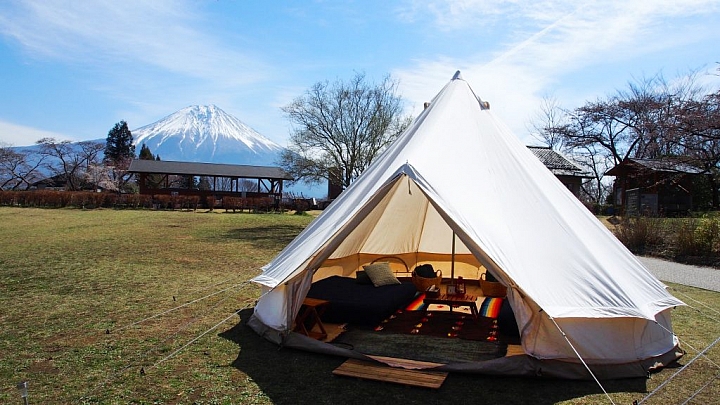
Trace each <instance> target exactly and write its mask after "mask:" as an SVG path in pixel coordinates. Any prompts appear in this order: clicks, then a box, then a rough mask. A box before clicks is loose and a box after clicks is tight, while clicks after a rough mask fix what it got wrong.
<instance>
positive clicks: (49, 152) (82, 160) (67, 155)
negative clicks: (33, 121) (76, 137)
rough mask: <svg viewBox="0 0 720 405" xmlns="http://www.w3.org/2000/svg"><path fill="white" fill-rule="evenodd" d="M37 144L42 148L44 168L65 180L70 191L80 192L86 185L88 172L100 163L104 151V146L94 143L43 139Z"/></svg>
mask: <svg viewBox="0 0 720 405" xmlns="http://www.w3.org/2000/svg"><path fill="white" fill-rule="evenodd" d="M37 144H38V145H40V146H41V150H40V155H41V156H43V157H44V161H45V162H44V167H45V168H46V169H48V170H49V171H50V173H52V175H54V176H58V177H60V178H62V179H63V180H65V181H66V184H67V186H66V188H67V189H68V190H80V189H81V188H82V187H83V186H84V185H85V183H86V179H87V176H86V172H87V171H88V169H89V168H90V166H91V165H93V164H98V163H99V159H98V156H99V154H100V152H102V150H103V145H102V144H99V143H97V142H92V141H83V142H78V143H73V142H71V141H57V140H56V139H55V138H43V139H41V140H39V141H37Z"/></svg>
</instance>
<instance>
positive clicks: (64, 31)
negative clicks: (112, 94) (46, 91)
mask: <svg viewBox="0 0 720 405" xmlns="http://www.w3.org/2000/svg"><path fill="white" fill-rule="evenodd" d="M194 5H195V3H185V2H176V1H161V0H154V1H143V0H124V1H115V0H95V1H93V2H67V1H61V0H35V1H26V2H23V3H21V4H20V5H18V6H17V7H9V6H8V5H7V4H6V5H5V8H6V10H4V11H3V13H2V15H0V30H1V32H2V33H3V34H4V35H6V36H10V37H12V38H14V39H15V40H16V41H18V42H19V43H20V44H22V46H23V47H24V48H25V49H26V50H27V52H29V53H30V54H31V55H33V56H35V57H42V58H47V57H50V58H54V59H59V60H63V61H64V62H66V63H74V64H77V65H82V66H84V67H89V68H93V67H99V68H100V69H111V70H112V69H116V70H120V71H122V70H125V69H127V68H128V67H131V66H132V67H133V69H137V66H136V65H137V64H141V65H144V66H148V67H155V68H159V69H161V70H162V71H164V72H173V73H176V74H181V75H186V76H191V77H195V78H201V79H207V80H211V81H218V80H223V81H224V83H225V85H240V84H245V83H251V82H254V81H257V80H261V79H264V78H266V77H267V75H268V73H267V71H268V70H269V67H268V66H267V65H266V64H265V63H264V62H263V61H262V60H261V59H260V58H259V57H256V56H254V55H252V54H249V53H243V52H239V51H237V50H235V49H233V48H232V47H231V46H230V45H227V44H223V43H222V42H221V41H220V39H218V38H216V37H213V36H210V35H209V34H207V33H206V31H208V25H211V24H212V21H207V20H205V19H204V18H203V13H202V12H201V10H199V9H195V8H193V6H194ZM206 18H207V17H206Z"/></svg>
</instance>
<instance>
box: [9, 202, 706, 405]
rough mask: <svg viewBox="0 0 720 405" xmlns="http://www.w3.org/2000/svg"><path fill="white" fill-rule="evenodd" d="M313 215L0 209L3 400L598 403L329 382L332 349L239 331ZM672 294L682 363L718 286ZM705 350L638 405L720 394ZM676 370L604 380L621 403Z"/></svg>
mask: <svg viewBox="0 0 720 405" xmlns="http://www.w3.org/2000/svg"><path fill="white" fill-rule="evenodd" d="M311 220H312V217H311V216H297V215H288V214H248V213H242V214H240V213H238V214H233V213H224V212H222V211H218V212H205V211H196V212H182V211H148V210H89V211H85V210H79V209H29V208H9V207H0V235H2V236H1V237H0V308H1V309H0V381H2V386H1V387H0V403H3V404H9V403H22V401H21V399H20V396H19V394H18V392H17V390H16V388H15V386H16V384H17V383H18V382H20V381H28V384H29V398H28V399H29V402H30V403H31V404H33V403H36V404H40V403H42V404H69V403H102V404H105V403H147V404H151V403H152V404H154V403H160V404H162V403H167V404H176V403H177V404H195V403H197V404H288V405H290V404H303V403H306V404H341V403H342V404H362V403H374V402H378V403H388V402H397V403H398V404H435V403H437V404H446V403H498V404H526V403H533V404H554V403H568V404H570V403H572V404H594V403H610V400H609V399H608V398H607V397H606V396H605V394H603V393H602V391H601V390H600V388H599V387H598V386H597V385H596V384H595V383H594V382H590V381H564V380H548V379H532V378H498V377H486V376H480V375H470V374H451V375H450V377H449V378H448V380H447V381H446V382H445V384H444V385H443V387H442V388H441V389H440V390H438V391H430V390H427V389H413V388H408V387H404V386H396V385H391V384H382V383H375V382H370V381H360V380H354V379H347V378H341V377H333V376H332V374H331V372H332V370H333V369H334V368H335V367H337V366H338V365H340V364H341V363H342V362H343V361H344V359H342V358H338V357H330V356H323V355H318V354H313V353H306V352H300V351H295V350H291V349H280V350H279V349H278V347H277V346H275V345H273V344H271V343H269V342H267V341H265V340H263V339H262V338H260V337H259V336H257V335H256V334H255V333H254V332H252V331H251V330H249V329H248V328H247V327H245V326H244V325H242V320H243V319H246V318H247V316H248V315H249V314H250V312H251V308H252V305H253V304H254V301H255V299H257V297H258V296H259V292H260V290H259V288H258V287H257V286H255V285H252V284H248V283H246V281H247V280H249V279H250V278H252V277H253V276H255V275H257V274H258V273H259V271H260V267H261V266H262V265H264V264H266V263H267V262H268V261H269V260H270V259H272V257H273V256H274V255H275V254H277V253H278V252H279V251H280V250H281V249H282V248H283V247H284V246H285V245H286V244H287V243H288V242H289V241H290V240H292V238H293V237H294V236H295V235H297V233H298V232H300V231H301V230H302V229H303V228H304V227H305V226H306V225H307V224H308V223H309V222H310V221H311ZM671 288H672V292H673V293H674V294H676V295H677V296H678V297H679V298H680V299H682V300H684V301H685V302H687V303H688V304H690V305H692V307H682V308H678V309H677V310H676V311H675V312H674V314H673V322H674V327H675V331H676V333H677V334H678V336H679V338H680V339H681V342H682V347H683V348H684V349H685V350H687V352H688V354H687V355H686V356H685V357H684V358H683V359H682V361H681V365H685V364H687V363H688V362H689V361H690V360H691V359H692V358H694V357H695V356H696V354H697V352H698V351H699V350H702V349H704V348H705V347H707V346H708V345H710V344H711V343H713V342H714V341H715V339H717V338H718V336H720V322H718V318H720V315H718V314H719V312H718V311H719V310H720V294H719V293H713V292H708V291H704V290H699V289H695V288H690V287H684V286H677V285H672V286H671ZM236 312H237V313H236ZM214 326H217V327H216V328H215V329H211V328H213V327H214ZM208 331H209V332H208ZM706 355H707V356H708V358H709V359H706V358H699V359H698V360H697V361H695V362H694V363H693V364H692V365H691V366H689V367H687V368H686V369H684V370H683V371H682V372H681V373H680V374H679V375H678V376H677V377H674V378H673V379H672V380H670V382H668V383H667V384H666V385H665V386H664V387H663V388H662V389H661V390H659V391H658V393H657V394H656V395H653V396H652V397H650V398H649V399H648V400H647V401H646V402H644V403H647V404H661V403H662V404H666V403H682V402H683V401H684V400H685V399H686V398H689V397H691V396H693V395H694V394H695V393H696V391H698V390H699V393H697V394H696V396H695V397H694V399H693V400H692V401H691V402H689V403H697V404H705V403H712V402H713V401H715V400H716V398H719V397H720V382H719V381H720V380H718V379H717V376H718V372H719V367H718V366H717V364H718V363H720V349H718V348H715V347H714V348H712V349H710V350H709V351H708V352H707V353H706ZM678 370H679V368H678V367H675V368H668V369H665V370H663V371H662V372H660V373H657V374H653V375H652V376H650V378H648V379H645V378H640V379H625V380H611V381H604V382H603V385H604V387H605V389H606V390H607V391H608V392H609V395H610V397H611V398H612V401H614V402H615V403H618V404H619V403H623V404H630V403H632V401H633V400H641V399H643V398H644V397H645V396H646V395H647V393H648V392H650V391H653V390H654V389H655V388H657V387H658V386H660V385H661V384H662V383H663V382H664V381H666V380H668V378H670V377H671V376H673V375H674V374H675V373H676V372H677V371H678ZM708 383H709V384H708ZM706 384H708V385H707V386H706V387H705V388H703V386H705V385H706ZM701 388H702V389H701Z"/></svg>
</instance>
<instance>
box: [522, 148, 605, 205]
mask: <svg viewBox="0 0 720 405" xmlns="http://www.w3.org/2000/svg"><path fill="white" fill-rule="evenodd" d="M528 149H530V151H532V153H533V154H535V156H536V157H537V158H538V159H539V160H540V161H541V162H542V163H543V164H544V165H545V167H547V168H548V169H550V171H551V172H552V173H553V174H554V175H555V177H557V178H558V180H560V181H561V182H562V183H563V184H564V185H565V187H567V188H568V190H570V191H571V192H572V193H573V194H575V197H580V190H581V187H582V182H583V180H584V179H590V178H592V177H593V176H591V175H590V174H589V173H588V172H586V171H584V170H583V169H582V167H580V166H578V165H577V164H576V163H575V162H573V161H571V160H570V159H568V158H567V157H565V156H564V155H562V154H561V153H559V152H557V151H554V150H552V149H550V148H549V147H547V146H528Z"/></svg>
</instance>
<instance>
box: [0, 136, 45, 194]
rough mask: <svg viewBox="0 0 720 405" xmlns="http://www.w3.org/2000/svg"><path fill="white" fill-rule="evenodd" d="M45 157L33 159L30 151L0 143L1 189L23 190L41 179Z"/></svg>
mask: <svg viewBox="0 0 720 405" xmlns="http://www.w3.org/2000/svg"><path fill="white" fill-rule="evenodd" d="M42 163H43V158H42V157H40V158H39V159H36V160H34V159H31V157H30V156H29V154H28V153H26V152H18V151H16V150H14V149H12V147H10V146H7V145H0V190H23V189H27V188H29V187H30V184H32V183H33V182H35V181H37V180H39V179H40V176H41V173H40V170H39V168H40V165H42Z"/></svg>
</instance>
